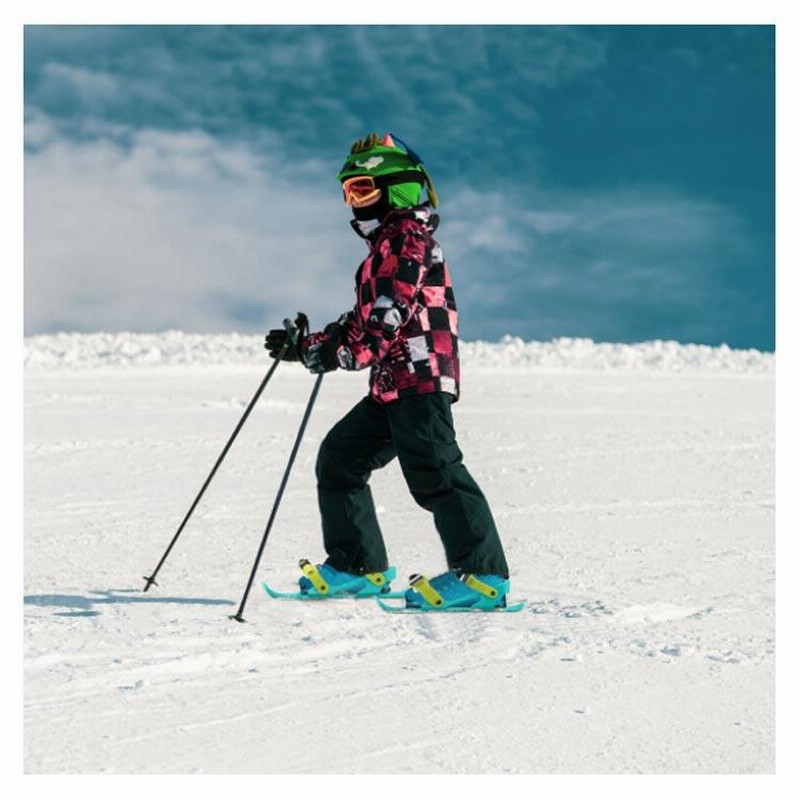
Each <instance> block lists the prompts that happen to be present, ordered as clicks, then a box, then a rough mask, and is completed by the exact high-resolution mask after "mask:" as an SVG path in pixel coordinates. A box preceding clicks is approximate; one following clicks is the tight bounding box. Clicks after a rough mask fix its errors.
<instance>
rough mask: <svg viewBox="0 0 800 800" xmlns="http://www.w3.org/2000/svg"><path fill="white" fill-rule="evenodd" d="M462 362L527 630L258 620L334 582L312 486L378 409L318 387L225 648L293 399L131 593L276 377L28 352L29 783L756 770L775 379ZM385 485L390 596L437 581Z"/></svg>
mask: <svg viewBox="0 0 800 800" xmlns="http://www.w3.org/2000/svg"><path fill="white" fill-rule="evenodd" d="M259 347H260V342H259ZM626 348H629V349H626ZM464 350H465V355H464V379H463V397H462V400H461V401H460V402H459V403H458V404H457V405H456V406H455V407H454V416H455V419H456V426H457V430H458V434H459V441H460V444H461V447H462V450H463V451H464V453H465V462H466V463H467V465H468V467H469V468H470V470H471V472H472V473H473V474H474V475H475V476H476V478H477V479H478V481H479V483H480V484H481V486H482V487H483V489H484V491H485V493H486V494H487V496H488V497H489V500H490V503H491V505H492V509H493V511H494V513H495V516H496V518H497V521H498V525H499V527H500V530H501V534H502V536H503V539H504V543H505V545H506V549H507V551H508V556H509V561H510V563H511V568H512V595H513V599H521V600H524V601H525V602H526V607H525V609H524V610H523V611H522V612H520V613H517V614H508V615H504V614H493V615H479V614H468V615H455V614H452V615H433V614H428V615H406V616H391V615H387V614H384V613H382V612H380V611H379V610H378V609H377V607H376V606H375V605H374V604H373V603H372V601H349V600H343V601H336V602H320V603H299V602H293V601H282V600H272V599H270V598H268V597H267V596H266V595H265V594H264V593H263V591H262V590H261V588H260V583H259V580H268V581H269V582H270V583H271V584H273V585H274V586H276V588H288V587H290V586H291V585H292V584H293V583H294V582H295V581H296V578H297V574H298V570H297V567H296V564H297V560H298V559H299V558H300V557H304V556H305V557H308V558H311V559H312V560H320V558H321V557H322V553H321V543H320V540H319V522H318V518H317V510H316V499H315V489H314V479H313V466H314V458H315V454H316V450H317V447H318V446H319V443H320V441H321V439H322V437H323V436H324V434H325V432H326V431H327V430H328V428H329V427H330V426H331V425H332V424H333V423H334V422H335V421H336V420H337V419H338V418H339V417H340V416H341V415H342V414H343V413H344V412H345V411H346V410H347V409H348V408H349V407H350V406H351V405H352V404H353V403H355V402H356V401H357V400H358V399H359V398H360V397H361V396H362V395H363V393H364V391H365V381H366V376H365V375H363V374H361V375H353V374H343V373H334V374H331V375H328V376H326V377H325V380H324V382H323V385H322V388H321V392H320V396H319V400H318V404H317V407H316V408H315V411H314V415H313V416H312V418H311V422H310V423H309V428H308V431H307V434H306V438H305V440H304V442H303V445H302V447H301V449H300V452H299V454H298V458H297V462H296V464H295V469H294V472H293V474H292V478H291V480H290V482H289V485H288V487H287V490H286V494H285V496H284V501H283V504H282V506H281V509H280V511H279V514H278V517H277V520H276V523H275V527H274V529H273V531H272V534H271V537H270V540H269V541H268V543H267V546H266V548H265V552H264V557H263V560H262V563H261V567H260V570H259V574H258V577H257V579H256V583H255V585H254V586H253V589H252V591H251V594H250V597H249V599H248V603H247V607H246V609H245V613H244V616H245V619H246V620H247V623H246V624H244V625H242V624H239V623H237V622H235V621H232V620H230V619H229V615H231V614H234V613H235V611H236V609H237V608H238V605H239V601H240V599H241V596H242V592H243V590H244V587H245V583H246V580H247V577H248V574H249V571H250V568H251V566H252V562H253V558H254V557H255V554H256V551H257V548H258V544H259V541H260V539H261V536H262V534H263V530H264V525H265V524H266V520H267V518H268V515H269V512H270V509H271V507H272V503H273V500H274V495H275V491H276V490H277V485H278V482H279V480H280V476H281V475H282V473H283V469H284V467H285V463H286V458H287V457H288V452H289V450H290V448H291V444H292V441H293V439H294V435H295V432H296V429H297V425H298V423H299V419H300V417H301V415H302V412H303V409H304V407H305V403H306V400H307V398H308V394H309V392H310V389H311V384H312V381H311V379H310V377H309V376H308V375H307V373H305V371H303V370H302V369H301V368H299V367H296V365H287V366H286V367H284V366H282V367H281V368H280V369H279V370H277V371H276V373H275V376H274V378H273V381H272V383H271V384H270V385H269V386H268V387H267V389H266V391H265V393H264V396H263V398H262V400H261V402H260V403H259V404H258V406H257V407H256V409H255V410H254V412H253V414H252V416H251V418H250V419H249V420H248V422H247V424H246V426H245V428H244V429H243V431H242V433H241V434H240V437H239V439H238V440H237V441H236V443H235V444H234V446H233V448H232V449H231V452H230V453H229V455H228V457H227V459H226V461H225V462H224V463H223V465H222V467H221V468H220V470H219V472H218V473H217V476H216V477H215V478H214V481H213V482H212V484H211V486H210V488H209V490H208V491H207V493H206V495H205V497H204V498H203V500H202V502H201V503H200V505H199V506H198V508H197V510H196V511H195V514H194V516H193V517H192V519H191V520H190V522H189V524H188V525H187V527H186V529H185V530H184V532H183V534H182V536H181V538H180V539H179V541H178V544H177V545H176V546H175V549H174V550H173V552H172V554H171V555H170V557H169V558H168V560H167V562H166V563H165V565H164V567H163V569H162V571H161V573H160V574H159V576H158V583H159V585H158V586H154V587H152V588H151V590H150V591H149V592H147V593H146V594H145V593H143V592H142V591H141V590H142V588H143V585H144V580H143V579H142V577H141V576H144V575H148V574H150V573H151V572H152V569H153V568H154V567H155V565H156V563H157V561H158V559H159V558H160V556H161V554H162V553H163V551H164V549H165V547H166V546H167V544H168V543H169V541H170V539H171V537H172V536H173V534H174V533H175V530H176V529H177V526H178V524H179V523H180V521H181V519H182V518H183V515H184V514H185V513H186V511H187V510H188V507H189V505H190V503H191V501H192V500H193V499H194V497H195V495H196V493H197V491H198V490H199V489H200V486H201V485H202V482H203V480H204V479H205V477H206V475H207V474H208V472H209V470H210V469H211V467H212V465H213V463H214V461H215V460H216V458H217V456H218V455H219V453H220V452H221V449H222V447H223V446H224V444H225V442H226V441H227V439H228V437H229V436H230V434H231V432H232V431H233V428H234V427H235V425H236V423H237V422H238V420H239V418H240V417H241V415H242V413H243V411H244V408H245V407H246V405H247V403H248V402H249V400H250V398H251V396H252V394H253V392H254V391H255V389H256V388H257V386H258V384H259V382H260V380H261V378H262V377H263V374H264V373H265V371H266V369H267V368H268V367H269V361H268V359H266V358H265V356H264V353H263V350H261V351H260V352H259V351H258V350H256V349H255V348H254V346H253V344H252V341H251V340H250V339H248V338H247V337H235V336H231V337H190V336H187V335H185V334H178V333H176V332H171V333H169V334H163V335H161V336H153V337H136V336H132V335H127V336H125V335H116V336H103V335H95V336H85V337H80V336H77V335H70V336H66V335H62V336H55V337H34V338H33V339H30V340H26V373H25V463H24V467H25V477H26V480H25V509H24V510H25V598H24V609H25V613H24V622H25V652H24V657H25V770H26V772H29V773H59V772H78V773H88V772H100V773H103V772H105V773H126V772H133V773H137V772H138V773H250V772H252V773H322V772H334V773H337V772H344V773H348V772H353V773H438V772H441V773H448V772H450V773H463V772H478V773H486V772H490V773H505V772H509V773H546V772H549V773H604V772H616V773H674V772H682V773H723V772H734V773H747V772H751V773H763V772H771V771H773V770H774V700H773V698H774V669H775V666H774V466H773V464H774V418H773V407H774V375H773V365H772V357H771V355H769V354H757V353H753V352H751V351H748V352H747V353H744V354H743V353H741V352H737V351H731V350H728V351H725V350H723V349H719V348H718V349H714V348H706V349H703V348H693V347H690V346H683V347H681V346H675V345H674V343H650V346H649V349H648V348H647V347H644V346H643V347H640V348H638V349H637V348H635V347H634V346H623V345H620V346H613V345H608V346H600V345H593V344H592V343H587V342H585V341H582V340H578V343H577V344H576V342H575V340H559V341H558V342H554V343H549V348H548V347H545V346H544V345H541V344H540V343H520V342H519V341H518V340H512V339H508V340H506V341H504V342H502V343H500V344H498V345H495V346H491V345H488V344H485V343H475V344H473V345H469V344H468V345H466V346H465V348H464ZM156 352H157V353H159V354H160V355H159V356H158V357H156V356H155V353H156ZM148 353H149V356H148V355H147V354H148ZM232 353H233V354H234V356H233V357H231V354H232ZM243 353H244V354H245V355H247V358H248V359H249V361H247V362H246V363H245V359H244V357H241V358H240V356H242V354H243ZM576 353H577V354H579V357H578V356H577V355H576ZM659 353H660V356H659ZM59 354H60V355H59ZM114 354H116V355H114ZM142 354H145V355H142ZM145 356H146V357H145ZM229 360H230V361H232V362H233V363H230V364H229V363H228V362H229ZM372 486H373V492H374V494H375V498H376V503H377V505H378V511H379V519H380V520H381V523H382V525H383V528H384V533H385V536H386V540H387V544H388V547H389V550H390V554H391V558H392V562H393V563H394V564H396V565H397V566H398V574H399V575H400V576H401V578H400V579H399V580H398V585H400V586H402V585H403V584H404V582H405V581H404V577H403V576H405V575H407V574H410V573H411V572H414V571H419V570H422V571H425V572H426V573H428V574H435V573H436V572H438V571H441V569H442V568H443V567H444V564H443V558H442V554H441V548H440V546H439V543H438V539H437V537H436V535H435V532H434V529H433V525H432V522H431V520H430V518H429V517H428V515H427V514H426V513H425V512H423V511H422V510H420V509H418V508H417V507H416V506H415V505H414V503H413V501H412V500H411V499H410V497H408V496H407V493H406V491H405V488H404V486H403V484H402V477H401V475H400V472H399V469H398V468H397V466H396V465H395V464H392V465H390V466H389V467H387V468H386V469H385V470H382V471H380V472H378V473H376V474H375V475H374V476H373V480H372ZM376 720H377V722H376Z"/></svg>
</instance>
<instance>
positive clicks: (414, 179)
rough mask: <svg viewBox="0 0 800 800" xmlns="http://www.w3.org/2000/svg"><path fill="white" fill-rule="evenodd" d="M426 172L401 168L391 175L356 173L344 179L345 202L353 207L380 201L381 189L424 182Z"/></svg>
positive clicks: (362, 206)
mask: <svg viewBox="0 0 800 800" xmlns="http://www.w3.org/2000/svg"><path fill="white" fill-rule="evenodd" d="M424 182H425V173H423V172H420V171H419V170H416V169H415V170H401V171H400V172H393V173H391V174H390V175H378V176H376V177H373V176H372V175H354V176H353V177H352V178H345V180H343V181H342V191H343V192H344V202H345V203H346V204H347V205H348V206H352V207H353V208H364V206H370V205H372V204H373V203H375V202H377V201H378V198H379V197H380V196H381V189H385V188H386V187H388V186H393V185H394V184H397V183H424Z"/></svg>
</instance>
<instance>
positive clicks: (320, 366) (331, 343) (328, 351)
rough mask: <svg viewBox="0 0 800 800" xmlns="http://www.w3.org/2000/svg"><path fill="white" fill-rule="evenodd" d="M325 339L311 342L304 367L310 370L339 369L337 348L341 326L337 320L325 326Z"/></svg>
mask: <svg viewBox="0 0 800 800" xmlns="http://www.w3.org/2000/svg"><path fill="white" fill-rule="evenodd" d="M325 333H327V334H328V338H327V339H323V340H322V341H321V342H317V343H316V344H312V345H311V347H309V348H308V350H307V351H306V360H305V364H306V367H307V368H308V369H309V370H310V371H311V372H316V373H320V372H331V371H333V370H335V369H339V357H338V352H337V351H338V350H339V344H340V342H341V338H342V326H341V325H340V324H339V323H338V322H331V324H330V325H326V326H325Z"/></svg>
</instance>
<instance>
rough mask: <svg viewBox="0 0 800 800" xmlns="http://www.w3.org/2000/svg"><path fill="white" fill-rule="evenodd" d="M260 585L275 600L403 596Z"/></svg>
mask: <svg viewBox="0 0 800 800" xmlns="http://www.w3.org/2000/svg"><path fill="white" fill-rule="evenodd" d="M261 585H262V586H263V587H264V591H265V592H266V593H267V594H268V595H269V596H270V597H274V598H275V599H277V600H303V601H306V600H309V601H318V600H367V599H369V598H370V597H374V598H376V599H377V598H378V597H381V598H385V599H389V600H400V599H402V598H403V597H405V592H402V591H401V592H391V591H390V592H383V593H381V594H380V595H378V594H376V593H375V592H359V593H355V594H354V593H352V592H339V593H338V594H337V593H334V594H316V593H315V594H308V593H306V592H279V591H278V590H277V589H273V588H272V587H271V586H270V585H269V584H268V583H265V582H264V581H262V582H261Z"/></svg>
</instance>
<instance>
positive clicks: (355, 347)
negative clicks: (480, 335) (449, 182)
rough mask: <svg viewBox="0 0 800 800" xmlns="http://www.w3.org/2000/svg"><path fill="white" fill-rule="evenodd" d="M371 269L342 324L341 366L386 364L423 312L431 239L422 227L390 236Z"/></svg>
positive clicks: (364, 272) (363, 273) (362, 276)
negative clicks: (412, 321)
mask: <svg viewBox="0 0 800 800" xmlns="http://www.w3.org/2000/svg"><path fill="white" fill-rule="evenodd" d="M372 259H373V260H372V264H371V265H370V266H371V268H370V269H369V270H363V269H362V270H361V272H360V274H359V282H358V284H357V286H356V298H357V299H356V305H355V307H354V308H353V309H352V311H350V312H348V313H347V314H346V315H345V316H344V317H343V318H342V319H340V320H339V322H340V324H341V325H342V334H343V335H342V339H341V341H342V347H343V348H345V349H346V351H347V352H346V353H343V352H341V351H340V353H339V363H340V364H341V365H342V366H343V367H344V368H345V369H363V368H364V367H368V366H372V365H373V364H377V363H380V362H381V361H383V360H384V359H385V358H386V355H387V353H388V352H389V349H390V348H391V346H392V345H393V344H394V342H395V341H396V340H397V338H398V337H399V336H400V334H401V332H402V329H403V327H404V326H405V325H406V323H407V322H408V321H409V319H411V317H412V316H413V315H414V313H415V312H416V310H417V306H418V303H419V294H420V288H421V286H422V283H423V281H424V279H425V275H426V273H427V271H428V269H429V268H430V261H431V253H430V247H429V245H428V241H427V238H426V237H425V236H424V235H423V234H422V233H421V232H420V230H419V229H418V228H417V227H416V226H413V227H410V226H409V227H405V228H403V229H401V230H399V231H398V232H396V233H395V234H394V235H392V236H390V237H388V238H387V239H386V240H384V242H382V244H381V246H380V247H379V248H378V249H377V250H376V251H375V252H374V253H373V255H372Z"/></svg>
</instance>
